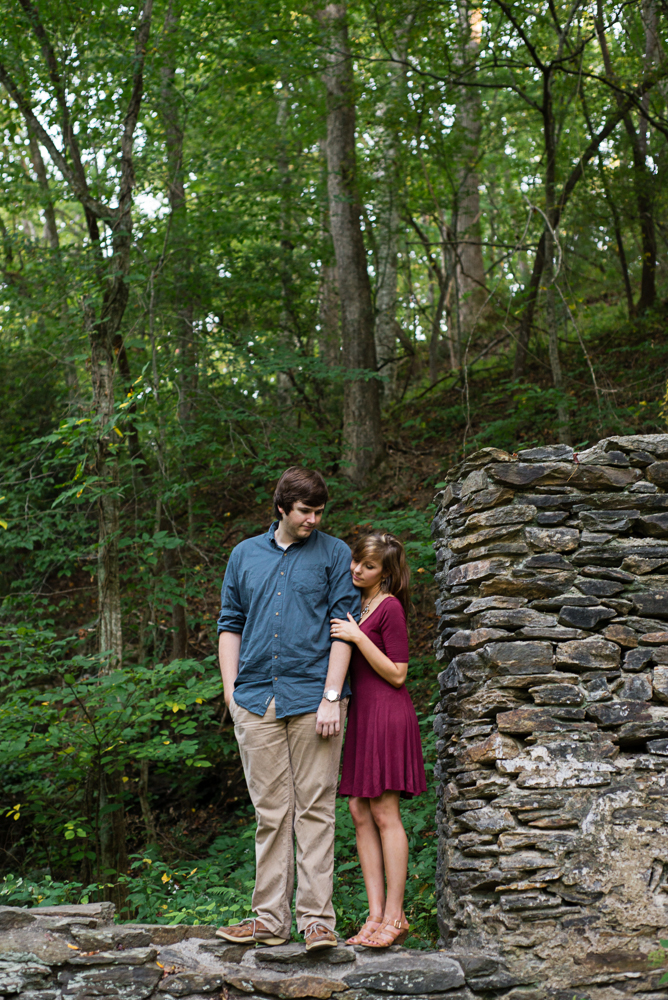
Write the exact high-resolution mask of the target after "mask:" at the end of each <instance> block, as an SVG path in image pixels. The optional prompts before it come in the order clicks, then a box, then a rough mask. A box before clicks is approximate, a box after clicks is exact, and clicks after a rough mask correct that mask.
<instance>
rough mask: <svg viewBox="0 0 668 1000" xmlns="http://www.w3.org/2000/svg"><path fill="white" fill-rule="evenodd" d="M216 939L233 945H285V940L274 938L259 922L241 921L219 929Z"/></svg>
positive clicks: (271, 932)
mask: <svg viewBox="0 0 668 1000" xmlns="http://www.w3.org/2000/svg"><path fill="white" fill-rule="evenodd" d="M216 937H221V938H224V939H225V940H226V941H232V942H233V943H234V944H268V945H272V944H285V942H286V941H287V938H282V937H276V935H275V934H274V933H273V931H270V930H269V928H268V927H265V925H264V924H263V923H262V921H261V920H243V921H242V922H241V923H240V924H232V926H231V927H219V928H218V930H217V931H216Z"/></svg>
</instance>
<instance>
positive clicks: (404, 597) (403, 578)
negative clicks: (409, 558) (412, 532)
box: [352, 531, 411, 615]
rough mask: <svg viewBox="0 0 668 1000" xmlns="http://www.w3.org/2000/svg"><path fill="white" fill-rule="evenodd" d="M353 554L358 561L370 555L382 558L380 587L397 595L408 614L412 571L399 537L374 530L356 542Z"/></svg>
mask: <svg viewBox="0 0 668 1000" xmlns="http://www.w3.org/2000/svg"><path fill="white" fill-rule="evenodd" d="M352 555H353V559H355V560H357V561H358V562H359V561H361V560H362V559H367V558H369V557H371V558H372V559H373V558H375V559H380V562H381V566H382V574H383V575H382V577H381V580H380V589H381V590H382V591H384V593H386V594H393V595H394V597H397V598H398V599H399V600H400V601H401V604H402V606H403V609H404V611H405V612H406V614H407V615H408V609H409V607H410V576H411V571H410V570H409V568H408V563H407V562H406V552H405V550H404V547H403V545H402V544H401V542H400V541H399V539H398V538H396V537H395V536H394V535H391V534H390V533H389V531H372V532H370V533H369V534H368V535H362V537H361V538H359V539H358V540H357V541H356V542H355V544H354V545H353V547H352Z"/></svg>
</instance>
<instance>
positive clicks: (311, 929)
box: [306, 920, 334, 937]
mask: <svg viewBox="0 0 668 1000" xmlns="http://www.w3.org/2000/svg"><path fill="white" fill-rule="evenodd" d="M318 930H321V931H326V932H327V933H328V934H333V933H334V932H333V931H332V928H331V927H328V926H327V924H323V923H321V922H320V921H319V920H314V921H313V923H312V924H309V925H308V927H307V928H306V934H307V936H308V937H312V935H313V934H317V933H318Z"/></svg>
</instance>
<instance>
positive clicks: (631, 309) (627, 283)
mask: <svg viewBox="0 0 668 1000" xmlns="http://www.w3.org/2000/svg"><path fill="white" fill-rule="evenodd" d="M598 172H599V176H600V178H601V184H602V185H603V194H604V196H605V200H606V201H607V203H608V206H609V208H610V214H611V216H612V225H613V229H614V232H615V241H616V243H617V253H618V254H619V266H620V268H621V271H622V278H623V279H624V291H625V292H626V308H627V311H628V314H629V319H632V318H633V317H634V316H635V314H636V307H635V303H634V301H633V289H632V288H631V278H630V277H629V266H628V262H627V259H626V250H625V249H624V237H623V235H622V224H621V220H620V218H619V212H618V211H617V206H616V205H615V202H614V199H613V197H612V192H611V191H610V186H609V184H608V180H607V178H606V176H605V165H604V163H603V159H602V157H601V154H600V153H599V156H598Z"/></svg>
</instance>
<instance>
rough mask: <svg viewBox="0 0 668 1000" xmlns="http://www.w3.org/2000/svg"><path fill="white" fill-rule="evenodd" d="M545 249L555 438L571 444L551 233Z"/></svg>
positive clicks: (546, 312)
mask: <svg viewBox="0 0 668 1000" xmlns="http://www.w3.org/2000/svg"><path fill="white" fill-rule="evenodd" d="M546 243H547V249H546V254H545V272H544V279H545V285H546V290H545V314H546V319H547V332H548V350H549V356H550V368H551V370H552V384H553V385H554V388H555V389H556V390H557V392H558V393H559V398H558V399H557V440H558V441H559V443H560V444H572V443H573V442H572V440H571V431H570V425H569V417H568V407H567V406H566V401H565V399H564V397H563V391H564V380H563V373H562V370H561V361H560V359H559V338H558V333H559V324H558V318H557V308H556V305H557V304H556V295H555V287H554V282H555V273H554V243H553V240H552V234H551V233H548V236H547V241H546Z"/></svg>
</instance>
